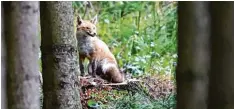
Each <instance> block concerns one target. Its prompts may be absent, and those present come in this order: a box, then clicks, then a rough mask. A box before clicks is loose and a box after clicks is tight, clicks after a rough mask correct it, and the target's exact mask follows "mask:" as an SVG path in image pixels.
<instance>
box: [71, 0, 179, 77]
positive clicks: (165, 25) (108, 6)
mask: <svg viewBox="0 0 234 109" xmlns="http://www.w3.org/2000/svg"><path fill="white" fill-rule="evenodd" d="M91 3H92V8H87V9H86V5H84V4H85V2H74V3H73V4H74V7H79V8H76V9H78V13H79V14H81V15H86V16H85V19H91V17H92V16H94V15H95V14H98V18H99V23H98V35H99V37H100V38H101V39H102V40H104V41H105V42H106V43H107V44H108V45H109V47H110V49H111V50H112V52H113V53H114V55H115V56H116V58H117V60H118V63H119V64H120V66H121V67H124V68H125V69H126V70H127V71H128V72H131V73H132V74H133V75H135V76H141V75H145V74H146V75H148V74H155V73H159V74H172V75H173V73H174V68H175V66H174V65H175V62H176V58H177V56H176V31H177V15H176V10H177V9H176V8H177V7H176V6H177V5H176V2H166V1H165V2H132V1H119V2H110V1H109V2H104V1H103V2H91ZM87 10H88V11H87ZM85 12H86V14H84V13H85ZM87 12H89V13H87ZM88 15H89V16H88ZM90 15H91V16H90Z"/></svg>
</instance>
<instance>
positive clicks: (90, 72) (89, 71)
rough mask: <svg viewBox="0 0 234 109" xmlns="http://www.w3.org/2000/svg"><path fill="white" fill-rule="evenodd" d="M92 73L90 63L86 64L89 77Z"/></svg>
mask: <svg viewBox="0 0 234 109" xmlns="http://www.w3.org/2000/svg"><path fill="white" fill-rule="evenodd" d="M92 72H93V71H92V63H91V62H89V64H88V73H89V75H92V74H93V73H92Z"/></svg>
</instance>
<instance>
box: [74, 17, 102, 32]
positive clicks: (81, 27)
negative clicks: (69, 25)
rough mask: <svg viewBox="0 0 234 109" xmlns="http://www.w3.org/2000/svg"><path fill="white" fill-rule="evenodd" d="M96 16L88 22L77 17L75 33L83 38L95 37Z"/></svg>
mask: <svg viewBox="0 0 234 109" xmlns="http://www.w3.org/2000/svg"><path fill="white" fill-rule="evenodd" d="M96 24H97V15H96V16H95V17H94V18H93V19H92V20H90V21H88V20H82V19H81V17H80V16H78V17H77V33H78V34H80V35H84V36H91V37H94V36H96V35H97V30H96Z"/></svg>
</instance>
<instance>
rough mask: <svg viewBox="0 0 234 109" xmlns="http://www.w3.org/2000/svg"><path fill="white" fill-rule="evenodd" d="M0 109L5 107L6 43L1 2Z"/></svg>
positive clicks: (5, 108)
mask: <svg viewBox="0 0 234 109" xmlns="http://www.w3.org/2000/svg"><path fill="white" fill-rule="evenodd" d="M2 3H3V2H2ZM1 6H2V7H1V9H2V10H1V18H2V19H1V22H2V24H1V30H2V32H1V109H7V107H6V104H7V99H6V48H5V47H6V45H5V35H4V24H3V22H4V13H3V4H1Z"/></svg>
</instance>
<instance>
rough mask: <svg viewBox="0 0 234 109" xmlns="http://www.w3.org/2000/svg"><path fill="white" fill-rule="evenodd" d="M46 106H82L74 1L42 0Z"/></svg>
mask: <svg viewBox="0 0 234 109" xmlns="http://www.w3.org/2000/svg"><path fill="white" fill-rule="evenodd" d="M40 9H41V32H42V43H41V52H42V75H43V92H44V99H43V109H81V108H82V107H81V103H80V94H79V88H78V65H77V61H78V60H77V45H76V39H75V36H74V29H73V28H74V25H73V8H72V2H41V8H40Z"/></svg>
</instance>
